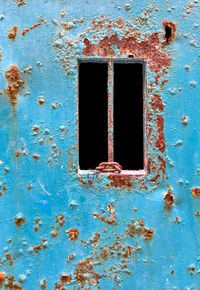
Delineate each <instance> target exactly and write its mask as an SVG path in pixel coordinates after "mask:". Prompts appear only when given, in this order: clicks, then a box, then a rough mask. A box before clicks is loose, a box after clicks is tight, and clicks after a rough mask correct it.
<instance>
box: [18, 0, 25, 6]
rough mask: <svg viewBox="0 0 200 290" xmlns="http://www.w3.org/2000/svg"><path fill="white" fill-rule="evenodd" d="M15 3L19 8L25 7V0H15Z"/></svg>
mask: <svg viewBox="0 0 200 290" xmlns="http://www.w3.org/2000/svg"><path fill="white" fill-rule="evenodd" d="M16 3H17V6H18V7H20V6H22V5H25V4H26V1H25V0H16Z"/></svg>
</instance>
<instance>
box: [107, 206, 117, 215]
mask: <svg viewBox="0 0 200 290" xmlns="http://www.w3.org/2000/svg"><path fill="white" fill-rule="evenodd" d="M107 209H108V211H109V212H111V213H112V212H114V211H115V209H114V207H112V206H111V205H110V204H109V205H108V206H107Z"/></svg>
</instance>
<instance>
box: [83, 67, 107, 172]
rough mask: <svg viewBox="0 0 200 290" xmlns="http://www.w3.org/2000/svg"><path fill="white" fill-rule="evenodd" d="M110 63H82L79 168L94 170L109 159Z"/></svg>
mask: <svg viewBox="0 0 200 290" xmlns="http://www.w3.org/2000/svg"><path fill="white" fill-rule="evenodd" d="M107 78H108V64H107V63H102V62H98V63H96V62H81V63H80V64H79V167H80V169H84V170H88V169H94V168H96V166H97V165H98V164H99V163H101V162H102V161H107V160H108V144H107V139H108V130H107V119H108V109H107V108H108V98H107V94H108V93H107Z"/></svg>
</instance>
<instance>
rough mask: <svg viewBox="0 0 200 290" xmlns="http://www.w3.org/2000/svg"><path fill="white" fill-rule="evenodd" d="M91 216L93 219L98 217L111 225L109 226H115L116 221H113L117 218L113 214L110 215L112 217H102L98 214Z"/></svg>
mask: <svg viewBox="0 0 200 290" xmlns="http://www.w3.org/2000/svg"><path fill="white" fill-rule="evenodd" d="M93 217H94V218H95V219H100V220H101V221H102V222H104V223H106V224H108V225H111V226H117V225H118V223H117V222H116V221H115V219H116V218H117V217H116V216H115V215H112V217H111V218H110V217H104V216H102V215H100V214H93Z"/></svg>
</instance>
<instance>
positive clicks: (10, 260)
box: [6, 253, 13, 266]
mask: <svg viewBox="0 0 200 290" xmlns="http://www.w3.org/2000/svg"><path fill="white" fill-rule="evenodd" d="M6 260H7V261H8V262H9V265H10V266H13V260H12V258H11V254H10V253H7V254H6Z"/></svg>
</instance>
